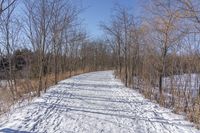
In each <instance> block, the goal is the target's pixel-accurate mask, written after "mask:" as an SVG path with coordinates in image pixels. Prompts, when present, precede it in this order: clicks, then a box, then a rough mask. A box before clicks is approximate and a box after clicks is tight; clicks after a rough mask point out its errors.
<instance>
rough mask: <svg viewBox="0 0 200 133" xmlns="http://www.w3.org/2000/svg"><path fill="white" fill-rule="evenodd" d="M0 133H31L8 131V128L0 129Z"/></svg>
mask: <svg viewBox="0 0 200 133" xmlns="http://www.w3.org/2000/svg"><path fill="white" fill-rule="evenodd" d="M0 133H33V132H27V131H19V130H15V129H10V128H4V129H0Z"/></svg>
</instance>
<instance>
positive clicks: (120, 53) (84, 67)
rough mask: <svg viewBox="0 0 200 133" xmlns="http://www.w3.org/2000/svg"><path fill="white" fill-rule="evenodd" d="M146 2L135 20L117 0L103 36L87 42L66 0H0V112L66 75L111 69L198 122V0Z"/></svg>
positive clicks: (77, 13)
mask: <svg viewBox="0 0 200 133" xmlns="http://www.w3.org/2000/svg"><path fill="white" fill-rule="evenodd" d="M36 1H37V2H36ZM144 3H145V2H144ZM147 3H148V4H147ZM147 3H146V4H142V5H141V6H142V9H143V13H141V14H140V17H136V16H135V14H134V13H133V12H131V11H132V10H130V9H128V8H125V7H123V6H121V5H118V4H116V5H115V8H114V9H113V13H112V14H111V13H110V14H111V21H109V23H108V22H100V23H99V27H100V29H101V30H102V31H103V32H104V36H103V37H102V38H100V39H92V38H91V37H90V36H89V34H88V33H87V28H86V27H84V24H83V23H82V20H81V18H80V14H81V13H82V12H84V9H79V8H77V7H76V6H75V5H74V4H73V2H71V1H70V0H0V79H1V81H0V114H3V113H5V112H7V111H8V110H9V109H10V108H11V106H12V105H13V104H15V103H17V102H19V101H23V100H27V99H28V100H31V99H32V98H33V97H39V96H40V95H41V93H45V92H46V90H47V89H48V87H49V86H52V85H54V84H57V83H58V82H59V81H61V80H63V79H66V78H68V77H71V76H74V75H78V74H81V73H86V72H92V71H103V70H114V73H115V76H116V78H119V79H121V80H122V81H123V83H124V85H125V86H126V87H129V88H132V89H135V90H138V91H139V92H140V93H142V94H143V95H144V96H145V98H148V99H150V100H152V101H156V102H157V103H159V104H160V105H161V106H163V107H166V108H170V109H173V111H174V112H175V113H184V114H185V115H186V116H187V118H188V119H189V120H190V121H191V122H194V123H196V124H197V125H200V43H199V42H200V1H199V0H148V2H147ZM19 8H20V9H22V10H20V11H19ZM86 10H87V9H86Z"/></svg>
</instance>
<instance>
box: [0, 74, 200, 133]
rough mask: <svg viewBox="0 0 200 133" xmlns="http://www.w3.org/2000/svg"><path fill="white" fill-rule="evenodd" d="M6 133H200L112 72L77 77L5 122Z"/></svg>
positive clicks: (1, 126) (0, 121) (1, 128)
mask: <svg viewBox="0 0 200 133" xmlns="http://www.w3.org/2000/svg"><path fill="white" fill-rule="evenodd" d="M0 132H4V133H14V132H19V133H197V132H200V131H198V130H197V129H195V127H194V125H193V124H192V123H190V122H188V121H186V120H184V117H183V116H180V115H176V114H173V113H172V112H171V110H169V109H165V108H162V107H160V106H159V105H157V104H155V103H152V102H150V101H149V100H147V99H145V98H144V97H143V96H142V95H141V94H139V93H138V92H137V91H134V90H131V89H129V88H126V87H124V85H123V84H122V83H121V82H120V81H119V80H118V79H116V78H115V77H114V75H113V71H100V72H92V73H87V74H82V75H79V76H74V77H72V78H70V79H67V80H64V81H61V82H59V84H58V85H55V86H53V87H51V88H50V89H49V90H48V92H47V93H45V94H43V95H42V96H41V97H40V98H35V99H34V100H33V101H32V102H31V103H30V104H28V105H26V106H23V107H19V108H17V109H16V110H14V111H12V112H9V116H2V117H1V118H0Z"/></svg>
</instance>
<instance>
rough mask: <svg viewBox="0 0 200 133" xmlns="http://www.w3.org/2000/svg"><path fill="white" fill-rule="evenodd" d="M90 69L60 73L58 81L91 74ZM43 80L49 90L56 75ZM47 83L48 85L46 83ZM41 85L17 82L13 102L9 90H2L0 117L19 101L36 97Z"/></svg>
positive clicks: (22, 81) (34, 80)
mask: <svg viewBox="0 0 200 133" xmlns="http://www.w3.org/2000/svg"><path fill="white" fill-rule="evenodd" d="M89 71H90V70H89V69H85V70H84V71H83V70H77V71H72V72H71V75H70V72H65V73H60V74H59V76H58V81H61V80H64V79H67V78H69V77H70V76H75V75H79V74H83V73H86V72H89ZM42 80H43V88H44V90H45V88H47V89H48V87H50V86H52V85H54V84H55V83H54V74H48V75H46V76H44V77H43V78H42ZM45 81H46V83H45ZM38 84H39V80H38V79H30V80H29V79H26V80H25V79H23V80H17V85H16V86H17V94H16V99H15V101H13V98H12V95H11V93H10V90H9V89H8V88H0V115H1V114H2V113H5V112H7V111H8V110H9V109H10V107H11V106H12V105H13V104H15V103H16V102H18V101H23V100H29V101H31V99H32V98H33V97H35V96H36V90H37V87H38Z"/></svg>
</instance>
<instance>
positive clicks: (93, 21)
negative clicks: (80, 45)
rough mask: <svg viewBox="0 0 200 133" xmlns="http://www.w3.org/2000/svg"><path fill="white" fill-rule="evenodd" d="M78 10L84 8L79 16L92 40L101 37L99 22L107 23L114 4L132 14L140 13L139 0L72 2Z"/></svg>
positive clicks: (75, 0)
mask: <svg viewBox="0 0 200 133" xmlns="http://www.w3.org/2000/svg"><path fill="white" fill-rule="evenodd" d="M73 2H75V3H76V5H77V6H78V7H79V8H85V10H84V12H83V13H81V14H80V17H81V18H82V19H83V23H84V25H85V26H86V28H87V31H88V32H89V35H90V36H92V38H99V37H101V36H102V34H103V33H102V31H101V29H100V28H99V24H100V22H109V21H110V18H111V14H112V9H113V8H114V5H115V4H119V5H121V6H125V7H127V8H129V9H131V11H132V12H133V13H134V14H136V15H137V14H138V13H139V12H140V8H139V7H140V6H141V5H140V0H73Z"/></svg>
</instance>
